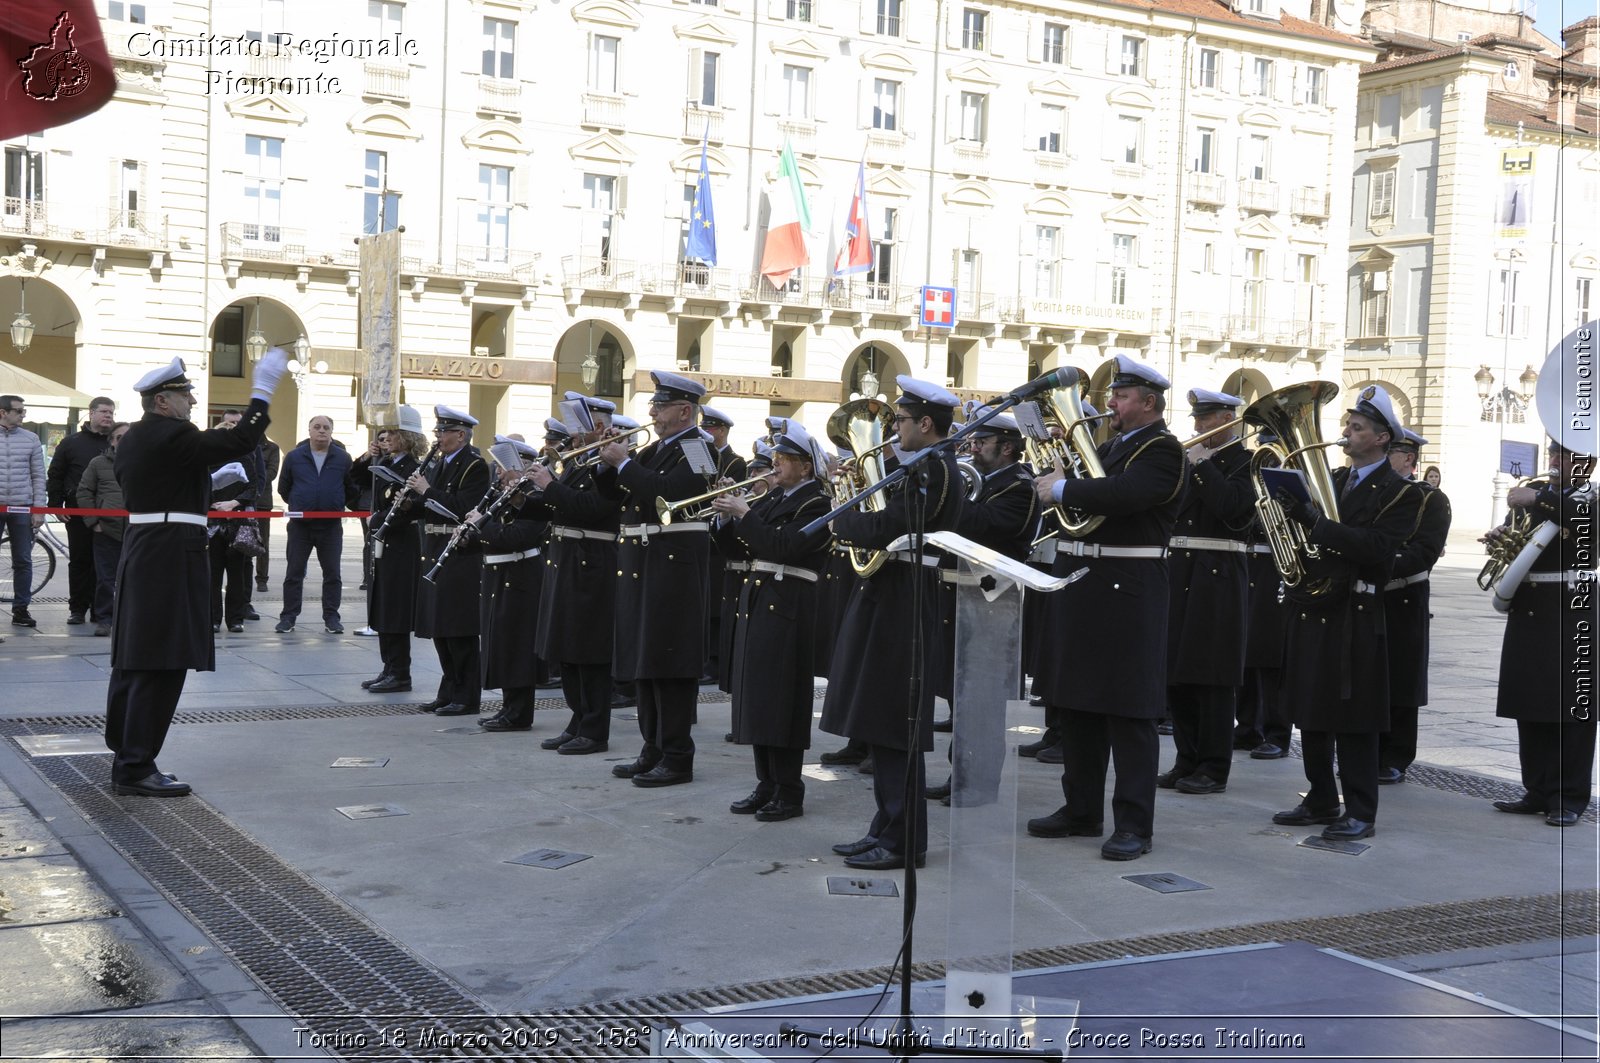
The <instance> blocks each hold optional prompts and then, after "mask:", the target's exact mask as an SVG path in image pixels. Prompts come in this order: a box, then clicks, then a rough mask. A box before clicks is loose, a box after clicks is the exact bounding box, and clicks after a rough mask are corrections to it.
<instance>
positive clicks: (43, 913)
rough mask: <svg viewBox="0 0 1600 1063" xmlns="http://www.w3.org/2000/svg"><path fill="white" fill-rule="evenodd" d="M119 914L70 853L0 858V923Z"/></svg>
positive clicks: (22, 923) (25, 923)
mask: <svg viewBox="0 0 1600 1063" xmlns="http://www.w3.org/2000/svg"><path fill="white" fill-rule="evenodd" d="M120 914H122V913H121V912H120V911H119V910H118V906H117V903H116V902H115V901H114V900H112V899H111V898H110V897H108V896H106V894H105V893H104V892H103V891H102V890H101V889H100V887H99V886H97V885H95V883H94V881H93V880H92V879H91V878H90V877H89V875H88V873H87V872H86V871H84V869H83V868H82V867H81V866H80V865H79V864H78V862H77V861H76V860H74V859H73V858H72V857H71V856H70V855H63V856H41V857H31V858H27V859H22V860H0V925H4V926H6V927H18V926H34V925H38V924H42V923H61V922H67V921H70V920H74V919H102V918H106V917H109V916H114V915H120Z"/></svg>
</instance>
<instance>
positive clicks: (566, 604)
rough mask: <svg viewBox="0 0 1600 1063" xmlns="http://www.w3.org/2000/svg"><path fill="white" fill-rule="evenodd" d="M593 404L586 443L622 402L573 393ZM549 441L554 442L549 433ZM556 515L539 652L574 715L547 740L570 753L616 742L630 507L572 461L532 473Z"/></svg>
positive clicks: (581, 442)
mask: <svg viewBox="0 0 1600 1063" xmlns="http://www.w3.org/2000/svg"><path fill="white" fill-rule="evenodd" d="M567 398H568V400H570V401H574V402H580V401H581V402H582V403H583V404H584V405H585V406H587V407H588V409H589V415H590V417H591V418H593V420H594V427H595V430H594V432H592V433H583V434H580V435H579V436H577V437H575V438H574V439H573V440H572V443H573V445H574V446H586V445H588V444H590V443H593V442H595V440H597V439H599V438H601V437H602V436H603V435H604V434H605V433H607V432H609V431H610V430H611V424H612V421H611V418H612V415H613V414H614V413H615V412H616V409H617V408H616V406H615V405H614V404H613V403H611V402H609V401H608V400H606V399H597V398H591V397H589V396H585V395H579V394H577V393H576V392H568V393H567ZM545 438H546V440H548V439H549V436H548V435H547V436H546V437H545ZM528 478H529V479H530V481H531V482H532V483H533V486H534V487H535V488H536V489H537V490H538V491H540V492H541V494H540V502H539V505H540V506H541V508H542V509H543V510H544V511H545V512H547V513H548V514H549V519H550V545H549V546H547V547H546V548H545V573H544V586H543V588H542V589H541V591H540V594H539V625H538V626H539V636H538V641H537V642H536V643H535V644H534V645H535V648H536V649H537V651H538V653H539V656H540V657H542V658H544V659H545V660H546V661H550V662H556V663H559V665H560V668H561V693H562V694H563V695H564V696H565V697H566V700H567V706H568V707H569V708H570V709H571V710H572V719H571V720H570V721H568V723H567V725H566V726H565V727H563V728H562V729H561V733H560V734H558V735H555V736H554V737H551V738H546V739H545V740H544V741H542V742H540V743H539V745H540V747H541V748H544V749H553V750H555V751H556V752H557V753H560V754H561V755H562V756H583V755H587V754H590V753H604V752H605V751H606V750H607V749H608V748H609V743H610V741H611V637H612V631H611V629H612V610H613V609H614V608H615V605H616V597H617V514H618V513H619V512H620V510H621V508H622V506H621V504H620V503H619V502H618V501H617V500H616V499H612V498H606V497H604V496H602V495H601V494H600V492H599V491H598V490H596V488H595V483H594V468H593V467H592V466H590V465H585V464H581V463H579V462H568V463H566V465H565V467H564V468H563V469H562V470H561V475H560V476H559V477H556V476H552V475H551V473H550V470H549V469H548V468H547V467H545V466H544V465H535V466H534V467H533V468H532V469H530V470H528Z"/></svg>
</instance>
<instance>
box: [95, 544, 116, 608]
mask: <svg viewBox="0 0 1600 1063" xmlns="http://www.w3.org/2000/svg"><path fill="white" fill-rule="evenodd" d="M121 560H122V540H121V539H114V538H112V537H111V536H109V535H104V534H101V535H96V536H95V537H94V617H93V619H94V622H95V623H97V624H109V623H111V610H112V606H114V605H115V604H116V600H117V564H118V562H120V561H121Z"/></svg>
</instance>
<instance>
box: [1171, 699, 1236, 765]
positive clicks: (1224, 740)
mask: <svg viewBox="0 0 1600 1063" xmlns="http://www.w3.org/2000/svg"><path fill="white" fill-rule="evenodd" d="M1238 693H1239V691H1238V688H1237V687H1222V686H1205V685H1202V684H1199V683H1173V684H1171V685H1169V686H1168V687H1167V711H1168V713H1169V714H1170V715H1171V717H1172V743H1173V745H1175V746H1177V747H1178V759H1177V762H1176V763H1175V764H1174V765H1173V767H1174V768H1176V769H1177V770H1178V771H1179V772H1180V773H1181V774H1180V775H1179V776H1178V777H1179V778H1180V779H1181V778H1183V777H1184V776H1185V775H1204V776H1207V777H1208V778H1210V779H1212V780H1214V781H1215V782H1222V783H1225V782H1227V781H1228V770H1229V769H1230V768H1231V767H1232V766H1233V713H1234V710H1235V708H1237V707H1238V700H1239V699H1238Z"/></svg>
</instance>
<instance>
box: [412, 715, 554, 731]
mask: <svg viewBox="0 0 1600 1063" xmlns="http://www.w3.org/2000/svg"><path fill="white" fill-rule="evenodd" d="M436 715H440V716H442V715H444V714H443V713H437V714H436ZM479 726H480V727H482V728H483V729H484V730H485V731H531V730H533V721H532V720H530V721H528V722H527V723H518V722H517V721H515V720H508V719H505V718H504V717H502V716H491V717H490V718H489V719H487V720H484V721H483V723H481V724H479Z"/></svg>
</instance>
